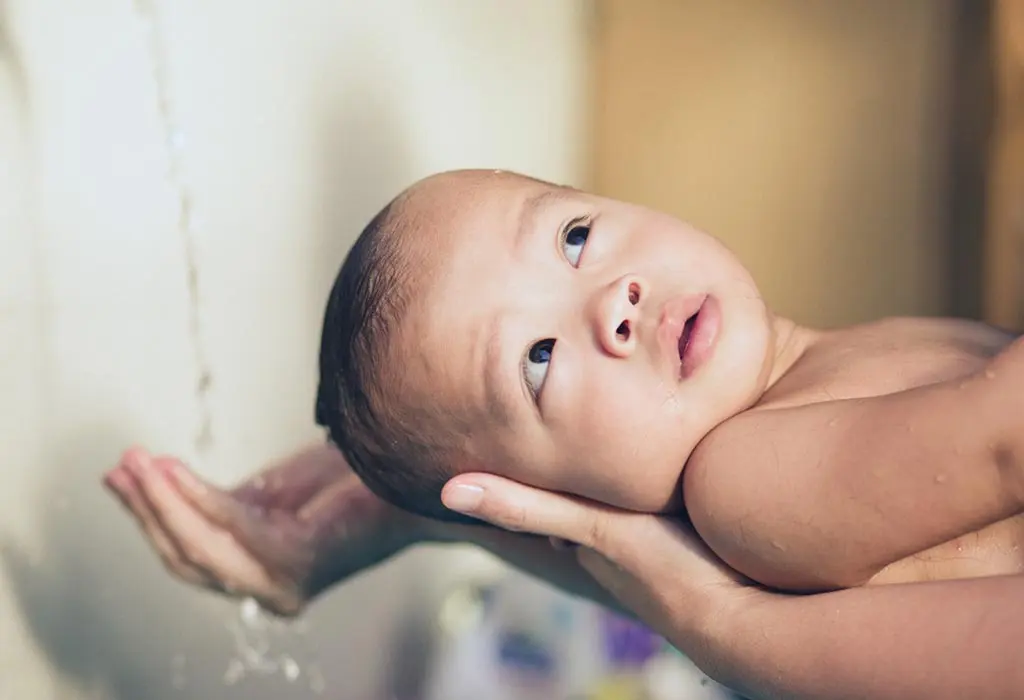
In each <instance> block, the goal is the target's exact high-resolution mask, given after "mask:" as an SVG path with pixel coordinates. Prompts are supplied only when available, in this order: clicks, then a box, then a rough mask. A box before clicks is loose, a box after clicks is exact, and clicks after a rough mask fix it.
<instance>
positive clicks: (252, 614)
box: [242, 598, 260, 625]
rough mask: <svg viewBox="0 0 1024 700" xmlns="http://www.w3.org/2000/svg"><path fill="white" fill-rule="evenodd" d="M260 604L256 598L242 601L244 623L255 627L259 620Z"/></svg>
mask: <svg viewBox="0 0 1024 700" xmlns="http://www.w3.org/2000/svg"><path fill="white" fill-rule="evenodd" d="M259 616H260V604H259V603H257V602H256V599H255V598H246V599H245V600H243V601H242V622H245V623H246V624H248V625H253V624H255V623H256V621H257V620H258V619H259Z"/></svg>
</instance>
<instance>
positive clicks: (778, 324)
mask: <svg viewBox="0 0 1024 700" xmlns="http://www.w3.org/2000/svg"><path fill="white" fill-rule="evenodd" d="M772 326H773V337H774V340H775V353H774V355H773V356H772V357H771V358H770V360H769V362H770V366H769V367H768V380H767V383H766V384H765V389H764V393H767V392H768V390H769V389H771V388H772V387H773V386H775V384H776V382H778V381H779V380H780V379H782V378H783V377H784V376H786V373H787V372H789V371H790V370H791V369H792V368H793V366H794V365H795V364H796V363H797V362H798V361H799V360H800V358H801V357H803V355H804V353H805V352H807V350H809V349H810V348H811V347H813V346H814V344H815V343H817V342H818V340H819V338H820V337H821V333H820V332H819V331H816V330H813V329H811V328H805V327H804V326H799V325H797V324H796V323H794V322H793V321H790V320H789V319H788V318H782V317H781V316H776V317H774V318H773V319H772Z"/></svg>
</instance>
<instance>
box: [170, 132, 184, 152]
mask: <svg viewBox="0 0 1024 700" xmlns="http://www.w3.org/2000/svg"><path fill="white" fill-rule="evenodd" d="M167 141H168V143H169V144H170V145H171V148H173V149H174V150H176V151H180V150H182V149H184V148H185V134H183V133H182V132H181V129H172V130H171V132H170V134H168V138H167Z"/></svg>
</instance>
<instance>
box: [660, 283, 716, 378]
mask: <svg viewBox="0 0 1024 700" xmlns="http://www.w3.org/2000/svg"><path fill="white" fill-rule="evenodd" d="M706 298H707V295H706V294H687V295H684V296H679V297H674V298H672V299H669V300H668V301H667V302H666V303H665V305H664V306H663V307H662V309H661V318H659V319H658V345H660V346H661V348H662V352H663V353H664V354H665V356H666V358H667V362H668V363H669V365H670V366H671V367H673V369H674V370H675V371H676V372H678V371H679V369H680V366H681V364H682V358H680V357H679V338H680V336H682V334H683V329H684V328H685V327H686V322H687V321H688V320H689V319H690V318H692V317H693V315H694V314H696V313H697V312H698V311H700V308H701V306H702V305H703V304H704V300H705V299H706Z"/></svg>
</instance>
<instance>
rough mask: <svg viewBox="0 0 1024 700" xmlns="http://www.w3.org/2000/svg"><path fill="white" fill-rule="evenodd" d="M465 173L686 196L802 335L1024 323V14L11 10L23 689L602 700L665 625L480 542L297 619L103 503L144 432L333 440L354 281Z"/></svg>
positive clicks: (21, 693) (119, 694) (7, 143)
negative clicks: (391, 234) (884, 319)
mask: <svg viewBox="0 0 1024 700" xmlns="http://www.w3.org/2000/svg"><path fill="white" fill-rule="evenodd" d="M457 167H488V168H489V167H494V168H503V169H509V170H519V171H524V172H527V173H530V174H532V175H535V176H538V177H541V178H545V179H549V180H553V181H557V182H563V183H567V184H573V185H576V186H579V187H583V188H589V189H592V190H594V191H597V192H598V193H601V194H605V195H609V196H613V197H618V198H623V199H627V200H632V201H635V202H639V203H642V204H646V205H649V206H652V207H655V208H659V209H663V210H666V211H668V212H671V213H673V214H676V215H678V216H679V217H681V218H684V219H686V220H688V221H691V222H693V223H695V224H696V225H698V226H700V227H702V228H704V229H706V230H708V231H710V232H712V233H714V234H716V235H717V236H719V237H720V238H722V239H723V240H724V241H726V243H727V244H729V245H730V246H731V247H732V248H733V249H734V250H735V251H736V252H737V253H738V254H739V255H740V257H741V258H742V259H743V260H744V262H745V263H746V264H747V265H748V266H749V267H750V268H751V269H752V270H753V272H754V274H755V277H756V278H757V280H758V282H759V284H760V286H761V289H762V291H763V292H764V294H765V296H766V297H767V299H768V301H769V303H770V304H771V305H772V306H773V307H774V308H775V309H776V310H777V311H779V312H780V313H782V314H786V315H790V316H792V317H794V318H796V319H797V320H799V321H802V322H804V323H808V324H817V325H821V326H834V325H840V324H848V323H854V322H857V321H863V320H869V319H873V318H877V317H879V316H882V315H889V314H918V315H939V314H942V315H961V316H970V317H976V318H984V319H987V320H989V321H991V322H993V323H997V324H999V325H1003V326H1006V327H1009V328H1016V329H1024V2H1021V0H993V1H991V2H989V1H985V0H901V1H900V2H890V1H889V0H842V1H841V0H835V1H833V2H827V3H824V2H813V1H811V0H771V1H764V0H716V2H713V3H712V2H702V1H699V0H603V1H602V0H593V1H586V0H559V1H557V2H555V1H552V0H504V1H501V0H377V1H376V2H374V3H368V2H358V1H357V0H292V1H291V2H288V1H286V0H244V1H243V0H218V1H216V2H210V1H208V0H137V1H136V2H132V0H86V1H82V0H0V456H2V460H0V473H2V481H0V484H2V488H0V698H4V699H6V698H12V699H13V698H33V699H37V698H38V699H44V698H56V699H60V700H65V699H66V700H79V699H85V698H90V699H96V700H137V699H139V700H141V699H146V700H164V699H170V698H190V699H192V698H195V699H203V700H205V699H209V698H252V699H256V700H260V699H262V698H266V699H268V700H269V698H306V697H319V696H323V697H331V698H339V699H343V700H376V699H378V698H380V699H384V698H387V699H388V700H391V699H403V700H404V699H406V698H408V699H409V700H412V699H414V698H424V699H425V700H428V699H431V700H432V699H434V698H436V699H437V700H457V698H461V697H465V698H484V697H486V698H489V699H490V698H505V697H507V698H509V699H510V700H511V699H512V698H516V699H518V698H531V697H537V698H545V699H550V698H557V697H558V694H557V693H556V692H555V691H553V690H552V686H545V685H543V682H546V681H543V679H544V678H547V677H548V676H550V675H551V674H550V673H549V672H550V670H551V666H552V664H555V665H557V664H562V666H563V667H565V668H568V669H569V670H568V671H566V670H565V668H563V670H562V671H558V673H561V676H559V677H560V679H561V680H559V681H558V682H559V683H560V684H561V685H559V686H558V688H559V690H558V693H561V694H562V695H563V696H569V695H572V694H573V693H576V695H575V696H576V697H597V695H594V694H593V692H591V690H587V688H592V687H594V683H596V680H595V679H599V677H601V674H602V673H605V672H606V670H607V668H606V667H607V665H606V664H605V665H604V666H602V663H604V662H605V661H607V657H608V654H609V653H610V652H608V649H609V648H611V647H615V645H616V644H618V642H615V639H619V640H620V641H621V640H622V639H626V638H627V637H628V638H629V639H631V640H633V641H632V642H629V643H626V642H622V644H619V647H621V648H625V647H630V646H631V645H632V647H631V648H635V647H638V646H643V645H644V644H654V642H651V641H650V640H647V641H642V642H641V641H637V640H638V639H639V637H637V634H638V632H637V631H636V630H633V631H632V632H624V631H622V630H618V631H616V630H615V629H613V627H614V624H613V621H611V620H609V619H605V618H604V617H602V616H601V615H600V614H599V613H598V612H597V611H596V610H593V609H590V608H588V607H587V606H584V605H582V604H580V603H577V602H575V601H571V600H568V599H565V598H562V597H561V596H558V595H557V594H555V593H553V592H552V591H550V590H549V589H546V588H545V587H543V586H539V585H538V584H535V583H533V582H530V581H528V580H527V579H525V578H522V577H519V576H517V575H515V574H512V573H510V572H507V571H506V570H505V569H503V568H502V567H501V566H500V565H498V564H497V563H496V562H494V561H492V560H490V559H489V558H487V557H485V556H483V555H482V554H480V553H478V552H475V551H471V550H452V549H448V550H443V551H442V550H432V551H428V550H418V551H413V552H410V553H408V554H406V555H404V556H402V557H401V558H399V559H397V560H395V561H393V562H390V563H388V564H387V565H385V566H383V567H381V568H379V569H377V570H375V571H373V572H370V573H369V574H367V575H364V576H362V577H360V578H358V579H356V580H354V581H352V582H351V583H348V584H346V585H344V586H342V587H339V588H338V589H337V590H335V591H334V592H333V594H331V595H329V596H328V597H326V598H325V599H324V600H322V601H321V602H320V603H318V604H317V605H316V606H314V608H313V609H312V613H311V614H310V615H308V616H307V617H306V619H305V620H303V621H302V622H301V623H300V624H297V625H291V626H288V627H287V628H285V629H278V628H277V626H274V625H269V623H267V622H266V621H265V620H263V619H262V618H259V617H258V616H256V617H254V616H253V611H252V610H250V609H248V608H246V607H245V606H239V605H238V604H237V603H229V602H226V601H222V600H219V599H215V598H213V597H210V596H206V595H202V594H199V593H195V592H192V591H190V590H186V589H185V588H184V587H182V586H179V585H178V584H176V583H175V582H173V581H171V580H170V579H169V578H168V577H167V576H166V575H165V574H164V572H163V570H162V569H161V567H160V565H159V564H158V562H157V560H156V558H155V557H154V556H152V555H151V554H150V552H149V551H148V550H147V549H146V548H145V546H144V544H143V542H142V541H141V538H140V537H139V535H138V534H137V532H136V531H135V529H134V525H133V523H132V522H131V521H130V520H129V519H128V518H127V517H125V516H124V515H123V514H122V513H121V512H120V511H119V510H118V509H117V507H116V506H115V504H114V502H113V501H112V500H110V499H109V498H108V497H106V495H105V494H104V493H102V490H101V488H100V484H99V475H100V474H101V472H102V471H103V470H105V469H106V468H107V467H109V466H111V465H112V464H113V463H114V461H115V460H116V459H117V457H118V455H119V454H120V452H121V451H122V449H123V448H124V447H125V446H127V445H129V444H132V443H141V444H145V445H147V446H149V447H151V448H152V449H154V450H157V451H168V452H173V453H176V454H180V455H182V456H183V457H185V458H187V459H188V460H189V461H191V462H192V463H193V464H194V465H195V466H196V467H197V468H198V469H199V470H200V471H201V472H202V473H204V474H205V475H207V476H209V477H210V478H211V479H213V480H215V481H218V482H220V483H224V484H227V483H231V482H232V481H235V480H237V479H239V478H240V477H242V476H243V475H245V474H247V473H248V472H250V471H252V470H253V469H255V468H256V467H258V466H261V465H262V464H265V463H266V462H267V461H269V460H271V459H272V458H276V457H280V456H282V455H284V454H286V453H288V452H290V451H292V450H293V449H295V448H296V447H297V446H299V445H301V444H304V443H307V442H311V441H316V440H319V439H321V436H320V434H319V433H318V431H317V430H315V429H314V425H313V398H314V390H315V377H316V373H315V370H316V367H315V362H316V350H317V347H318V340H319V327H320V320H321V314H322V308H323V304H324V302H325V299H326V295H327V291H328V288H329V285H330V283H331V280H332V278H333V275H334V274H335V271H336V270H337V267H338V265H339V264H340V262H341V260H342V258H343V256H344V255H345V252H346V250H347V248H348V246H349V245H350V244H351V242H352V240H353V239H354V237H355V236H356V235H357V234H358V232H359V230H360V229H361V228H362V226H363V224H364V223H365V222H366V221H367V220H368V219H369V218H370V217H371V216H372V214H373V213H375V212H376V211H377V210H378V209H379V208H380V207H381V206H382V205H383V204H384V203H385V202H386V201H388V200H389V199H390V198H391V197H392V196H393V195H394V194H396V193H397V192H398V191H399V190H400V189H401V188H403V187H405V186H406V185H408V184H410V183H411V182H412V181H414V180H416V179H417V178H420V177H422V176H424V175H427V174H429V173H431V172H435V171H438V170H444V169H449V168H457ZM511 619H515V620H517V623H518V624H519V627H517V628H515V629H512V628H510V627H509V625H508V624H507V623H508V621H509V620H511ZM524 625H525V627H524ZM530 625H532V627H529V626H530ZM527 627H529V629H527ZM616 635H618V637H616ZM631 635H632V636H631ZM482 640H483V641H482ZM487 640H490V641H487ZM494 640H498V641H497V642H495V641H494ZM510 640H511V641H510ZM538 640H540V641H538ZM545 640H547V641H545ZM595 640H600V643H599V642H598V641H595ZM488 644H490V646H488ZM545 644H547V645H548V646H547V647H545V646H544V645H545ZM602 644H603V645H604V646H601V645H602ZM588 645H589V646H588ZM595 645H596V646H597V647H600V648H596V647H595ZM499 647H500V649H501V650H502V652H501V654H498V655H497V656H495V655H494V654H490V652H487V651H486V650H487V649H494V648H499ZM617 648H618V647H617ZM652 648H653V647H652ZM481 649H483V650H485V651H481ZM553 650H554V651H553ZM620 651H621V650H620ZM659 653H660V654H661V655H660V656H659V658H661V659H662V661H664V663H662V665H661V666H659V667H658V673H661V674H662V675H661V676H660V678H662V680H664V679H665V678H676V679H678V678H682V677H683V676H684V675H685V672H686V670H685V664H683V663H682V661H680V660H678V659H676V661H674V662H672V663H669V661H668V660H669V659H670V658H673V657H671V655H670V654H668V652H665V651H662V652H659ZM488 654H490V656H489V655H488ZM602 654H603V655H604V656H602ZM623 654H624V655H626V656H628V655H629V654H628V653H625V652H623ZM620 655H621V654H620ZM566 659H568V660H569V661H566ZM673 663H674V664H675V665H673ZM538 669H539V671H538ZM603 669H604V670H603ZM531 673H533V675H532V676H531V675H530V674H531ZM545 673H547V675H545ZM652 673H653V672H652ZM517 674H518V675H517ZM672 674H676V675H672ZM555 675H558V674H557V673H556V674H555ZM691 675H692V676H693V684H692V687H691V690H688V691H687V693H688V694H683V695H680V694H678V693H677V694H676V695H663V696H661V697H663V698H671V697H694V698H696V697H705V696H706V697H712V696H715V697H719V696H718V695H714V693H717V692H719V691H718V690H716V689H715V688H714V687H713V686H712V685H711V684H708V683H706V681H705V680H704V679H701V678H700V677H699V674H691ZM510 679H511V680H510ZM516 679H518V680H516ZM517 683H519V685H516V684H517ZM681 683H682V681H679V682H678V683H677V684H676V687H677V688H679V687H682V685H681ZM604 688H605V689H604V690H603V691H602V692H604V693H605V694H604V695H603V696H602V697H607V698H613V697H616V698H626V697H634V696H629V695H628V694H624V693H628V691H627V690H624V689H623V688H622V687H619V689H618V690H614V689H611V690H610V689H609V688H611V686H607V684H606V686H605V687H604ZM615 692H618V693H619V694H618V695H615V694H614V693H615ZM587 693H590V695H588V694H587ZM701 693H704V694H705V695H702V694H701Z"/></svg>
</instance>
